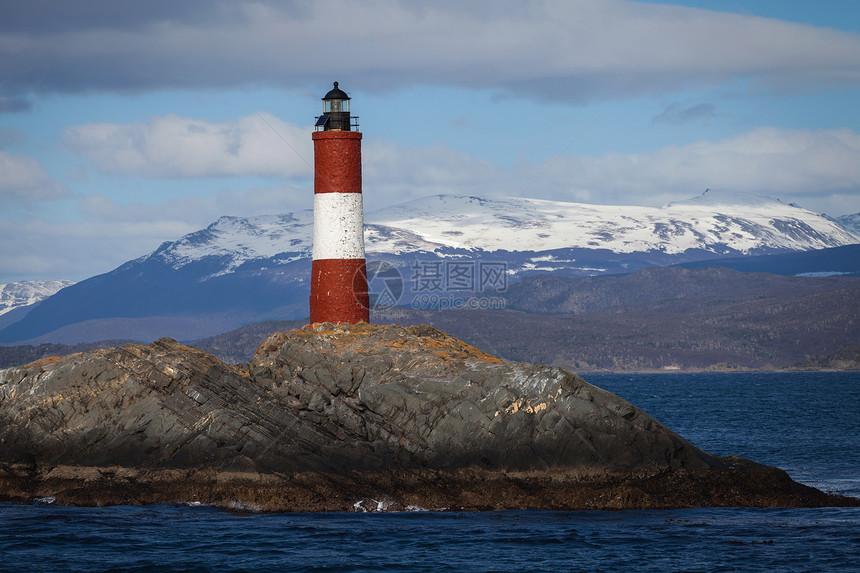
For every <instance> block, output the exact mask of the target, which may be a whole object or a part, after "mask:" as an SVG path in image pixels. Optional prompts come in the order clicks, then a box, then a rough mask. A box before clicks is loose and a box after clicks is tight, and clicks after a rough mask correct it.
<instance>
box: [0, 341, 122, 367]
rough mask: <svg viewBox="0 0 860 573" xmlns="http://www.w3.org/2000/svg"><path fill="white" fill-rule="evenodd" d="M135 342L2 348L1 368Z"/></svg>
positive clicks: (0, 353)
mask: <svg viewBox="0 0 860 573" xmlns="http://www.w3.org/2000/svg"><path fill="white" fill-rule="evenodd" d="M129 342H133V341H132V340H101V341H99V342H85V343H81V344H72V345H67V344H39V345H38V346H33V345H30V344H27V345H23V346H0V368H8V367H10V366H20V365H21V364H28V363H30V362H35V361H36V360H41V359H42V358H48V357H51V356H68V355H69V354H75V353H77V352H88V351H90V350H94V349H96V348H111V347H114V346H122V345H123V344H128V343H129Z"/></svg>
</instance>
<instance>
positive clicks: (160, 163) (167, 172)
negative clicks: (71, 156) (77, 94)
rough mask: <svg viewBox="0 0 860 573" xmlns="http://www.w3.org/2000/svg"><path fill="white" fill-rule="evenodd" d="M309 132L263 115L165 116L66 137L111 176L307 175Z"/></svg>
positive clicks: (75, 130)
mask: <svg viewBox="0 0 860 573" xmlns="http://www.w3.org/2000/svg"><path fill="white" fill-rule="evenodd" d="M309 130H310V129H309V128H306V127H299V126H297V125H295V124H292V123H288V122H285V121H282V120H280V119H278V118H276V117H274V116H272V115H270V114H263V113H260V114H258V115H249V116H244V117H240V118H238V119H237V120H235V121H230V122H224V123H212V122H210V121H207V120H203V119H193V118H187V117H179V116H176V115H167V116H163V117H157V118H154V119H152V120H150V121H149V122H147V123H144V122H136V123H133V124H117V123H92V124H86V125H77V126H71V127H68V128H66V130H65V131H64V139H65V142H66V145H67V146H68V148H69V149H70V150H71V151H73V152H74V153H77V154H80V155H83V156H86V157H88V158H89V159H90V160H91V161H92V162H93V164H94V165H95V166H96V168H98V169H99V170H100V171H102V172H104V173H109V174H113V175H135V176H140V177H148V178H185V177H223V176H234V177H239V176H274V177H285V178H305V179H309V178H310V177H311V174H312V172H313V168H312V167H311V166H310V165H312V163H313V150H312V146H311V145H312V144H311V141H310V137H309Z"/></svg>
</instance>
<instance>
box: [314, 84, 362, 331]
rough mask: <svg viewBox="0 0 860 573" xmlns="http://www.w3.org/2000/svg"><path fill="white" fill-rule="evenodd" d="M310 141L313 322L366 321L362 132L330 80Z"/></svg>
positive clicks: (342, 92)
mask: <svg viewBox="0 0 860 573" xmlns="http://www.w3.org/2000/svg"><path fill="white" fill-rule="evenodd" d="M322 99H323V114H322V115H321V116H319V117H318V118H317V122H316V131H315V132H314V134H313V141H314V245H313V263H312V268H311V298H310V306H311V319H310V320H311V323H315V322H334V323H338V322H349V323H357V322H369V321H370V302H369V299H368V293H367V267H366V265H365V260H364V208H363V206H362V198H361V132H359V131H355V130H354V128H357V127H358V121H357V120H358V118H357V117H352V116H351V115H350V112H349V99H350V98H349V96H348V95H346V93H345V92H344V91H342V90H341V89H340V88H338V86H337V82H334V89H332V90H331V91H330V92H328V93H327V94H326V95H325V97H324V98H322Z"/></svg>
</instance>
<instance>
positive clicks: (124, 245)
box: [0, 184, 313, 283]
mask: <svg viewBox="0 0 860 573" xmlns="http://www.w3.org/2000/svg"><path fill="white" fill-rule="evenodd" d="M312 206H313V188H312V186H310V185H308V186H305V187H302V186H296V185H291V184H282V185H275V186H271V187H253V188H250V189H245V190H232V189H222V190H220V191H217V192H214V193H212V194H211V195H209V196H206V197H202V196H185V197H181V198H176V199H171V200H168V201H165V202H162V203H158V204H148V203H130V204H121V203H117V202H116V201H113V200H111V199H110V198H108V197H105V196H104V195H88V196H85V197H81V198H79V200H78V206H77V209H78V215H79V218H78V219H77V220H62V221H56V220H51V219H48V218H46V217H42V216H39V215H36V214H32V213H30V214H27V215H25V216H23V217H16V218H15V219H3V218H0V252H2V253H3V257H2V261H0V262H2V264H0V283H4V282H11V281H15V280H35V279H39V278H44V279H54V278H68V279H72V280H82V279H85V278H87V277H90V276H93V275H96V274H101V273H105V272H108V271H110V270H113V269H114V268H116V267H118V266H119V265H121V264H123V263H125V262H126V261H129V260H132V259H136V258H138V257H141V256H143V255H146V254H148V253H150V252H152V251H153V250H155V249H156V248H157V247H158V246H159V245H160V244H161V243H162V242H164V241H175V240H177V239H179V238H180V237H182V236H183V235H185V234H188V233H191V232H194V231H197V230H199V229H202V228H204V227H206V226H208V225H209V224H211V223H212V222H214V221H215V220H217V219H218V218H219V217H221V216H222V215H235V216H254V215H261V214H270V213H289V212H294V211H299V210H303V209H310V208H311V207H312Z"/></svg>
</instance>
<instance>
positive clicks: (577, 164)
mask: <svg viewBox="0 0 860 573" xmlns="http://www.w3.org/2000/svg"><path fill="white" fill-rule="evenodd" d="M536 187H537V188H539V189H541V192H542V193H544V194H550V195H555V197H556V198H562V197H564V196H567V197H568V198H570V199H576V200H583V201H587V202H593V203H614V204H621V205H624V204H637V205H660V204H662V203H664V202H667V201H672V200H677V199H683V198H686V197H689V196H690V195H693V194H696V193H698V192H701V191H703V190H704V189H706V188H717V189H730V190H735V191H747V192H753V193H765V194H769V195H772V196H775V197H779V198H781V199H782V200H784V201H796V202H798V203H801V204H802V205H803V206H805V207H808V208H811V209H813V210H828V209H830V212H834V210H838V209H839V205H844V204H845V202H844V196H847V195H853V196H854V197H855V199H854V201H855V203H854V204H855V207H854V209H856V205H857V203H856V201H857V195H858V194H860V134H857V133H855V132H854V131H852V130H849V129H836V130H801V129H780V128H775V127H766V128H760V129H756V130H753V131H749V132H746V133H742V134H740V135H737V136H734V137H730V138H727V139H723V140H720V141H699V142H696V143H691V144H689V145H685V146H680V147H675V146H671V147H665V148H663V149H659V150H657V151H655V152H653V153H635V154H619V153H609V154H606V155H602V156H599V157H587V156H577V157H572V158H565V159H564V160H562V161H559V162H558V164H557V165H556V166H554V167H553V168H552V169H550V170H549V171H548V172H547V174H546V176H545V177H544V181H543V182H542V183H541V184H539V185H536ZM548 189H554V190H557V191H549V190H548ZM830 195H841V196H842V197H843V199H838V198H837V197H830Z"/></svg>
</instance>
